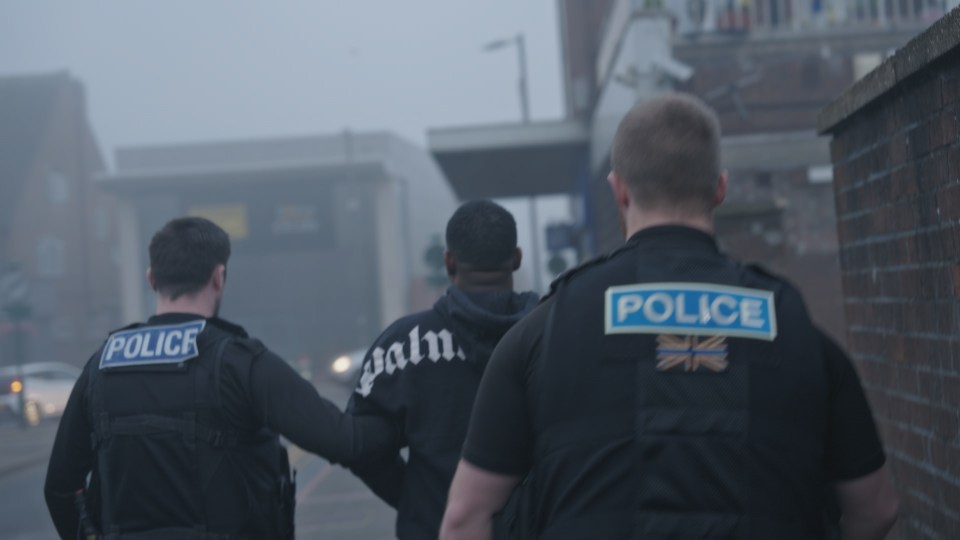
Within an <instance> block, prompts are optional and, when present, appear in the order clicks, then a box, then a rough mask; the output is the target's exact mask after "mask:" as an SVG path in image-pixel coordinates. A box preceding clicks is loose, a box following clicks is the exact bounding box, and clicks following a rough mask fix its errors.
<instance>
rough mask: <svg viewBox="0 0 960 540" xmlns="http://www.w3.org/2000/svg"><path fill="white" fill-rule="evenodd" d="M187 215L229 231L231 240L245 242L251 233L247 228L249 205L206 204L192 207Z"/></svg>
mask: <svg viewBox="0 0 960 540" xmlns="http://www.w3.org/2000/svg"><path fill="white" fill-rule="evenodd" d="M187 214H189V215H191V216H196V217H202V218H207V219H209V220H210V221H212V222H214V223H216V224H217V225H219V226H220V227H222V228H223V230H225V231H227V234H228V235H230V239H231V240H243V239H244V238H246V237H247V234H248V233H249V228H248V226H247V205H245V204H239V203H237V204H205V205H199V206H191V207H190V208H189V209H188V210H187Z"/></svg>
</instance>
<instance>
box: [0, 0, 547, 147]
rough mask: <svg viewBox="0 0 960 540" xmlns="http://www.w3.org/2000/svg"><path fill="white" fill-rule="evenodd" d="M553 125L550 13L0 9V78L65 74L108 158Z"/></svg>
mask: <svg viewBox="0 0 960 540" xmlns="http://www.w3.org/2000/svg"><path fill="white" fill-rule="evenodd" d="M517 32H525V33H526V35H527V49H528V57H529V68H530V82H529V84H530V95H531V99H530V101H531V112H532V116H533V118H534V119H538V118H555V117H559V116H561V112H562V94H561V78H560V77H561V75H560V67H559V37H558V29H557V20H556V6H555V0H416V1H407V2H405V1H400V0H374V1H338V2H334V1H333V0H314V1H308V0H296V1H295V0H285V1H282V2H262V1H261V2H254V1H252V0H245V1H236V0H216V1H213V0H204V1H202V2H198V1H185V0H175V1H156V0H122V1H121V0H116V1H107V0H90V1H84V2H55V1H53V0H29V1H23V2H0V76H2V75H12V74H19V73H35V72H47V71H54V70H63V69H66V70H69V71H70V72H71V73H72V74H73V75H74V76H75V77H77V78H79V79H80V80H82V81H83V82H84V84H85V86H86V90H87V96H88V107H89V110H90V115H91V123H92V125H93V128H94V130H95V133H96V136H97V138H98V140H99V142H100V145H101V148H102V150H103V153H104V154H105V155H106V156H108V157H109V155H110V154H112V151H113V149H114V148H115V147H116V146H125V145H134V144H151V143H170V142H192V141H203V140H218V139H236V138H241V139H243V138H251V137H269V136H276V135H300V134H322V133H329V132H336V131H340V130H343V129H344V128H350V129H353V130H370V129H388V130H392V131H394V132H396V133H398V134H400V135H401V136H404V137H406V138H408V139H410V140H412V141H413V142H416V143H419V144H423V143H424V142H425V129H426V128H428V127H442V126H449V125H460V124H473V123H487V122H503V121H515V120H516V119H518V117H519V104H518V98H517V87H516V83H517V64H516V53H515V52H514V50H512V49H504V50H501V51H497V52H492V53H483V52H481V50H480V49H481V47H482V45H483V44H484V43H486V42H488V41H491V40H493V39H497V38H500V37H504V36H510V35H513V34H515V33H517Z"/></svg>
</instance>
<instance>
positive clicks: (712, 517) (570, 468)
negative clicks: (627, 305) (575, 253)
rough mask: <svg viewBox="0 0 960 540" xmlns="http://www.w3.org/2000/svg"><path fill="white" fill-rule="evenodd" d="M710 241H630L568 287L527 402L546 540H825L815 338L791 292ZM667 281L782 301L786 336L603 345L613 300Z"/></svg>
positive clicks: (534, 484) (541, 533)
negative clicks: (609, 294) (615, 290)
mask: <svg viewBox="0 0 960 540" xmlns="http://www.w3.org/2000/svg"><path fill="white" fill-rule="evenodd" d="M688 234H689V233H688ZM699 242H700V245H699V248H698V247H697V245H696V243H693V245H691V244H690V243H685V244H682V243H681V242H677V245H676V246H674V247H669V248H667V249H664V248H663V246H662V245H658V247H657V248H656V249H654V248H652V247H651V246H650V245H649V244H644V242H643V241H642V240H641V241H637V242H631V243H629V244H628V245H627V246H625V247H624V248H623V249H621V250H618V251H617V252H614V254H612V255H610V256H609V257H606V258H604V259H602V260H600V261H598V262H595V263H592V264H589V265H588V267H586V268H583V269H581V270H578V271H577V272H574V273H572V274H571V275H568V276H566V277H563V278H562V279H561V280H559V282H558V283H557V284H556V286H555V291H554V299H553V301H554V305H553V307H552V310H551V313H550V315H549V316H548V319H547V323H546V328H545V334H544V338H543V342H542V345H541V353H540V356H539V357H538V359H537V364H536V367H535V368H534V369H535V371H534V379H533V380H534V381H535V382H534V388H535V389H536V391H535V392H532V393H531V398H530V399H531V401H532V402H531V404H530V407H531V410H532V418H533V424H534V430H535V432H536V433H537V438H536V445H535V450H534V452H535V459H534V463H535V465H534V469H533V471H532V474H531V475H530V477H529V479H528V483H529V484H531V486H529V487H528V489H532V490H533V492H534V493H535V494H536V496H535V497H533V500H534V502H533V504H534V505H535V508H534V510H533V514H534V515H535V516H537V517H536V519H535V520H534V521H535V522H534V524H533V527H534V529H535V533H536V536H537V537H538V538H545V539H566V538H570V539H575V538H591V539H597V540H601V539H638V540H640V539H642V540H667V539H725V540H726V539H737V540H769V539H773V538H776V539H777V540H808V539H818V538H821V537H822V535H823V531H822V530H821V527H822V509H823V502H822V494H823V484H822V472H821V469H822V467H821V463H822V459H823V448H824V439H823V438H824V433H825V429H826V422H825V414H826V412H825V411H826V403H825V401H826V400H825V399H818V398H817V397H815V396H818V395H820V396H825V395H826V393H825V392H826V384H827V383H826V381H827V379H826V374H825V369H824V367H823V360H822V358H821V355H820V352H819V351H820V349H819V347H818V345H817V343H818V340H817V336H818V334H817V333H816V330H815V329H814V327H813V325H812V323H811V321H810V319H809V317H808V315H807V313H806V311H805V308H804V306H803V303H802V300H800V296H799V294H798V293H796V291H795V290H793V289H792V288H791V287H790V286H789V285H787V284H785V283H784V282H783V281H781V280H779V279H777V278H775V277H773V276H770V275H768V274H766V273H765V272H763V271H762V270H760V269H758V268H754V267H749V266H741V265H739V264H736V263H734V262H731V261H729V260H728V259H726V258H725V257H724V256H722V255H721V254H720V253H719V252H718V251H717V249H716V246H715V245H714V244H712V241H710V242H709V244H710V245H709V246H708V245H707V243H708V242H707V241H706V237H705V236H704V238H703V239H701V240H699ZM661 244H662V242H661ZM663 282H672V283H677V282H680V283H683V282H690V283H708V284H718V285H726V286H734V287H744V288H751V289H758V290H763V291H772V292H773V294H774V304H775V306H776V316H777V319H778V325H779V329H780V331H779V334H778V335H777V337H776V338H775V339H773V340H772V341H769V340H768V341H764V340H759V339H748V338H743V337H729V336H726V337H723V338H721V339H719V340H718V339H713V340H712V341H711V336H683V335H671V334H663V335H657V334H654V333H632V334H631V333H622V334H610V333H607V331H606V330H607V327H605V321H604V314H605V308H606V305H605V294H606V291H607V289H608V288H609V287H611V286H618V285H632V284H655V283H663ZM678 343H680V344H681V345H677V344H678ZM665 344H666V346H667V347H672V349H671V350H672V351H673V352H672V353H670V354H667V355H665V354H664V353H663V351H664V350H665V349H664V347H665ZM678 347H679V349H689V350H688V351H687V353H688V354H686V356H685V355H684V353H683V352H682V351H681V350H678ZM698 347H702V349H701V350H703V351H706V353H704V355H703V356H702V358H708V357H709V353H710V351H711V350H725V352H726V356H725V357H723V358H724V360H725V361H726V362H727V363H726V365H725V366H722V365H719V364H718V365H713V368H714V369H710V367H709V366H708V365H707V364H708V363H709V362H707V361H704V362H703V363H702V364H701V365H697V364H696V363H695V362H694V360H696V358H695V355H696V354H697V352H696V351H697V350H698V349H697V348H698ZM711 347H712V348H713V349H710V348H711ZM721 347H725V349H721ZM671 355H672V356H671ZM718 357H719V355H716V356H714V357H713V358H718ZM664 360H665V361H664ZM662 361H663V362H662ZM711 361H712V360H711ZM671 362H673V363H675V364H676V365H675V366H674V367H672V368H669V366H670V363H671ZM720 368H723V369H720Z"/></svg>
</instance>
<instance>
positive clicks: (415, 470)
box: [350, 201, 538, 540]
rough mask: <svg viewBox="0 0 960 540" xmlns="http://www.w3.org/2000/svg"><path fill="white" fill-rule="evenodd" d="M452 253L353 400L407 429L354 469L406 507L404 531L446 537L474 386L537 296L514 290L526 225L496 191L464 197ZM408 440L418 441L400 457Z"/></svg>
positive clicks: (403, 534) (391, 330)
mask: <svg viewBox="0 0 960 540" xmlns="http://www.w3.org/2000/svg"><path fill="white" fill-rule="evenodd" d="M446 241H447V249H446V251H445V253H444V262H445V265H446V270H447V274H448V276H449V277H450V280H451V281H452V285H451V287H450V288H449V289H448V290H447V293H446V294H445V295H444V296H443V297H441V298H440V299H439V300H437V302H436V303H435V304H434V306H433V308H432V309H429V310H426V311H422V312H419V313H414V314H412V315H408V316H406V317H403V318H401V319H399V320H397V321H396V322H394V323H393V324H391V325H390V326H389V327H388V328H387V329H386V330H384V332H383V333H382V334H381V335H380V337H378V338H377V340H376V342H375V343H374V344H373V346H372V347H371V348H370V352H369V353H368V354H367V357H366V359H365V362H364V365H363V373H362V375H361V377H360V382H359V384H358V385H357V389H356V392H355V393H354V396H353V399H352V400H351V402H350V408H351V409H352V410H353V411H356V412H358V413H364V414H377V415H380V416H382V417H383V418H385V419H388V420H390V421H391V422H392V423H393V424H394V425H396V426H397V428H398V429H399V430H400V431H401V432H402V434H403V437H402V440H401V441H399V442H398V445H397V447H396V448H395V449H394V453H393V456H392V459H384V460H381V461H379V462H376V461H369V462H365V463H363V464H361V465H360V466H357V467H353V468H352V470H353V472H354V473H356V474H357V475H358V476H359V477H360V478H361V479H363V480H364V482H366V483H367V485H369V486H370V487H371V488H372V489H373V491H374V492H375V493H376V494H377V495H379V496H380V497H381V498H382V499H383V500H384V501H385V502H387V503H388V504H390V505H391V506H394V507H395V508H397V528H396V532H397V537H398V538H401V539H403V540H420V539H433V540H435V539H436V538H437V534H438V532H439V530H440V520H441V518H442V517H443V508H444V505H445V504H446V499H447V491H448V490H449V489H450V480H451V479H452V478H453V472H454V470H456V467H457V461H458V460H459V459H460V450H461V448H462V446H463V439H464V438H465V437H466V435H467V422H468V420H469V419H470V410H471V409H472V408H473V400H474V396H475V395H476V393H477V387H478V386H479V385H480V379H481V377H482V376H483V371H484V369H486V366H487V361H488V360H489V358H490V354H491V353H492V352H493V349H494V347H495V346H496V345H497V342H499V341H500V338H502V337H503V335H504V334H505V333H506V332H507V330H509V329H510V327H511V326H513V325H514V324H515V323H516V322H517V321H519V320H520V319H521V318H522V317H523V316H524V315H526V314H527V313H528V312H529V311H530V310H531V309H533V307H534V306H535V305H536V303H537V299H538V298H537V295H536V294H534V293H529V292H528V293H516V292H514V291H513V273H514V272H515V271H516V270H517V269H518V268H519V267H520V261H521V252H520V249H519V248H518V247H517V225H516V222H515V221H514V219H513V216H512V215H511V214H510V212H508V211H507V210H506V209H505V208H503V207H502V206H500V205H498V204H496V203H494V202H492V201H470V202H467V203H464V204H463V205H461V206H460V207H459V208H458V209H457V210H456V212H454V214H453V216H451V217H450V220H449V221H448V222H447V231H446ZM401 446H407V447H409V449H410V452H409V460H408V461H404V460H403V459H401V457H400V454H399V451H400V447H401Z"/></svg>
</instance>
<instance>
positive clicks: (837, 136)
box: [819, 9, 960, 539]
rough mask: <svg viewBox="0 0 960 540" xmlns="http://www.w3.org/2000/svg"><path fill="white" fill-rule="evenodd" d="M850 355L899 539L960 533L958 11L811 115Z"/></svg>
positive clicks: (944, 537) (959, 71)
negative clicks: (829, 173)
mask: <svg viewBox="0 0 960 540" xmlns="http://www.w3.org/2000/svg"><path fill="white" fill-rule="evenodd" d="M819 127H820V130H821V131H823V132H826V133H829V134H830V135H832V137H833V139H832V141H831V154H832V157H833V164H834V191H835V192H836V207H837V217H838V222H837V230H838V234H839V242H840V254H841V264H842V269H843V274H842V275H843V298H844V308H845V311H846V318H847V332H848V335H849V341H848V342H849V350H850V351H851V353H852V355H853V356H854V359H855V360H856V363H857V365H858V368H859V370H860V373H861V374H862V376H863V382H864V387H865V389H866V392H867V395H868V397H869V399H870V402H871V404H872V406H873V410H874V414H875V416H876V417H877V421H878V424H879V428H880V431H881V434H882V437H883V439H884V442H885V444H886V448H887V453H888V456H889V463H890V466H891V468H892V471H893V474H894V478H895V480H896V483H897V487H898V490H899V493H900V498H901V518H900V523H899V525H898V526H897V529H896V533H895V535H894V537H895V538H901V539H906V538H910V539H912V538H942V539H953V538H960V9H954V10H953V11H952V12H951V13H949V14H948V15H947V16H945V17H944V18H943V19H941V20H940V21H938V22H937V23H936V24H935V25H934V26H933V27H931V28H930V29H929V30H927V31H926V32H924V33H923V34H922V35H920V36H919V37H917V38H916V39H914V40H913V41H911V42H910V43H909V44H907V45H906V46H905V47H903V48H902V49H900V50H899V51H897V53H896V54H895V55H894V56H893V57H892V58H890V59H888V60H886V61H885V62H884V63H883V64H882V65H880V66H879V67H878V68H877V69H876V70H874V71H873V72H871V73H870V74H869V75H868V76H867V77H865V78H864V79H863V80H861V81H860V82H859V83H857V84H856V85H855V86H853V88H851V89H850V90H849V91H848V92H846V93H844V94H843V95H842V96H841V97H840V98H839V99H838V100H837V101H836V102H834V103H833V104H831V105H830V106H829V107H828V108H827V109H825V110H824V112H823V113H822V114H821V115H820V119H819Z"/></svg>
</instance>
